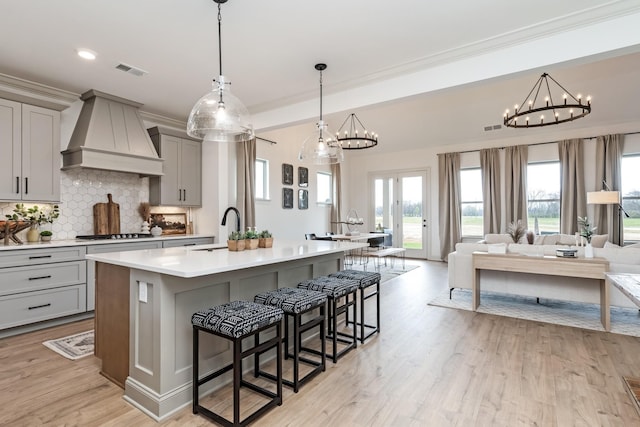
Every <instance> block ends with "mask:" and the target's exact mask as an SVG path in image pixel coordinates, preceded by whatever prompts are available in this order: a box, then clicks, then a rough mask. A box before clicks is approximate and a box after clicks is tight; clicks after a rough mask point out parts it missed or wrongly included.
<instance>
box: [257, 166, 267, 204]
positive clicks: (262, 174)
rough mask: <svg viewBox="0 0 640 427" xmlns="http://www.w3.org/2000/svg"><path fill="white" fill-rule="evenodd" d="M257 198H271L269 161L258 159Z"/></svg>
mask: <svg viewBox="0 0 640 427" xmlns="http://www.w3.org/2000/svg"><path fill="white" fill-rule="evenodd" d="M255 187H256V195H255V198H256V199H260V200H268V199H269V161H268V160H264V159H256V182H255Z"/></svg>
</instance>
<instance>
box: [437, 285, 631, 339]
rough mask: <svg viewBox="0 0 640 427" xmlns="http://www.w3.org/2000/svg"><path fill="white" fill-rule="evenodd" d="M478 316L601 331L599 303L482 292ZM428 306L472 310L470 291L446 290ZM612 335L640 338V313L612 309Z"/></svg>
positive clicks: (627, 309) (626, 309)
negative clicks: (450, 292) (485, 315)
mask: <svg viewBox="0 0 640 427" xmlns="http://www.w3.org/2000/svg"><path fill="white" fill-rule="evenodd" d="M480 298H481V304H480V307H478V312H479V313H487V314H495V315H498V316H507V317H515V318H517V319H526V320H533V321H536V322H545V323H553V324H556V325H564V326H572V327H575V328H583V329H591V330H594V331H604V327H603V326H602V323H601V322H600V305H599V304H582V303H577V302H567V301H559V300H552V299H542V298H541V299H540V303H537V302H536V298H533V297H523V296H519V295H507V294H500V293H495V292H481V293H480ZM429 305H434V306H439V307H447V308H456V309H459V310H469V311H471V290H470V289H454V291H453V298H452V299H449V290H448V289H447V290H446V291H445V292H443V293H442V294H440V295H439V296H438V297H437V298H435V299H434V300H433V301H431V302H429ZM611 332H613V333H616V334H622V335H631V336H635V337H640V313H639V312H638V310H637V309H633V308H622V307H611Z"/></svg>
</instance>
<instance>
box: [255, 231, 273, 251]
mask: <svg viewBox="0 0 640 427" xmlns="http://www.w3.org/2000/svg"><path fill="white" fill-rule="evenodd" d="M272 246H273V236H272V235H271V233H270V232H269V230H262V231H261V232H260V238H259V239H258V247H259V248H270V247H272Z"/></svg>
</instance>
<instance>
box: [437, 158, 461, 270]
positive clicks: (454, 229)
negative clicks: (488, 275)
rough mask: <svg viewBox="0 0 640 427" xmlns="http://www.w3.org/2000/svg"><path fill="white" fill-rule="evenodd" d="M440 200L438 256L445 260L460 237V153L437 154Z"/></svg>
mask: <svg viewBox="0 0 640 427" xmlns="http://www.w3.org/2000/svg"><path fill="white" fill-rule="evenodd" d="M438 196H439V200H440V206H439V215H440V256H441V258H442V259H443V260H444V261H445V262H446V261H448V258H449V254H450V253H451V252H453V250H455V247H456V243H458V242H460V240H461V238H462V233H461V226H462V224H461V222H460V221H461V219H462V218H461V217H462V213H461V209H460V153H444V154H438Z"/></svg>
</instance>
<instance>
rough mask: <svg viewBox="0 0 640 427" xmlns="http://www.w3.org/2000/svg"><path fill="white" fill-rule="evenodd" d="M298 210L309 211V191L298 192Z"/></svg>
mask: <svg viewBox="0 0 640 427" xmlns="http://www.w3.org/2000/svg"><path fill="white" fill-rule="evenodd" d="M298 209H309V190H298Z"/></svg>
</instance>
